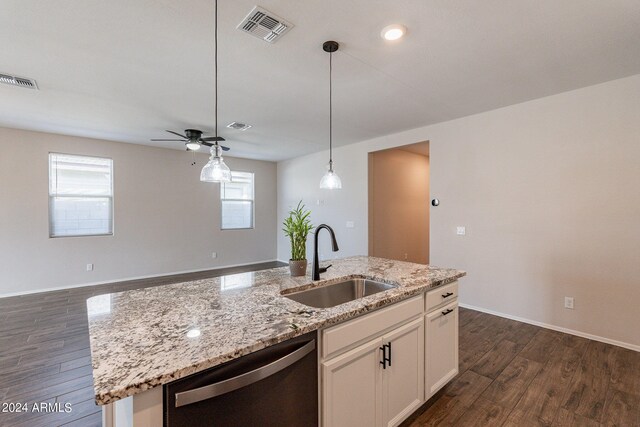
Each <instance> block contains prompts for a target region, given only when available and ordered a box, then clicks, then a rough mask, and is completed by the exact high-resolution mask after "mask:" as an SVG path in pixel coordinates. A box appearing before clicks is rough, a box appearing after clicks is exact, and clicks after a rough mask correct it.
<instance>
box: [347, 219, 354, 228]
mask: <svg viewBox="0 0 640 427" xmlns="http://www.w3.org/2000/svg"><path fill="white" fill-rule="evenodd" d="M355 226H356V223H355V222H353V221H347V228H354V227H355Z"/></svg>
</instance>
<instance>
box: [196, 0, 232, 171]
mask: <svg viewBox="0 0 640 427" xmlns="http://www.w3.org/2000/svg"><path fill="white" fill-rule="evenodd" d="M215 21H216V29H215V35H214V44H215V57H214V64H215V91H216V94H215V115H216V122H215V129H216V137H215V143H214V145H213V146H212V147H211V157H209V161H208V162H207V164H206V165H204V167H203V168H202V171H201V172H200V181H202V182H230V181H231V170H230V169H229V166H227V165H226V164H225V163H224V160H223V159H222V154H221V153H222V149H221V147H220V145H219V144H218V143H219V141H224V138H219V137H218V0H215Z"/></svg>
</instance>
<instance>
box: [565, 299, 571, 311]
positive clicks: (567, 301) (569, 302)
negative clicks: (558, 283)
mask: <svg viewBox="0 0 640 427" xmlns="http://www.w3.org/2000/svg"><path fill="white" fill-rule="evenodd" d="M564 308H568V309H570V310H573V297H564Z"/></svg>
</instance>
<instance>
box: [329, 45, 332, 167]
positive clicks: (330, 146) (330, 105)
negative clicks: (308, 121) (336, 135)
mask: <svg viewBox="0 0 640 427" xmlns="http://www.w3.org/2000/svg"><path fill="white" fill-rule="evenodd" d="M332 59H333V52H329V170H333V99H332V94H333V90H332V89H333V88H332V87H331V86H332V83H331V81H332V78H331V74H332V71H333V61H332Z"/></svg>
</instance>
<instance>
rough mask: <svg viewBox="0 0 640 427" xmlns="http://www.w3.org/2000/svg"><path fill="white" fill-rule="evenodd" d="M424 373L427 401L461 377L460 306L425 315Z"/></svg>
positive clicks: (446, 306)
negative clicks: (459, 354) (459, 362)
mask: <svg viewBox="0 0 640 427" xmlns="http://www.w3.org/2000/svg"><path fill="white" fill-rule="evenodd" d="M426 331H427V336H426V341H425V366H426V368H425V372H426V388H427V389H426V396H425V398H426V399H428V398H429V397H431V396H432V395H433V394H434V393H435V392H436V391H438V390H440V388H442V386H444V385H445V384H446V383H448V382H449V381H450V380H451V379H452V378H453V377H455V376H456V375H457V374H458V302H457V301H455V302H453V303H451V304H448V305H445V306H444V307H441V308H439V309H437V310H434V311H432V312H431V313H429V314H427V315H426Z"/></svg>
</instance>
